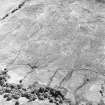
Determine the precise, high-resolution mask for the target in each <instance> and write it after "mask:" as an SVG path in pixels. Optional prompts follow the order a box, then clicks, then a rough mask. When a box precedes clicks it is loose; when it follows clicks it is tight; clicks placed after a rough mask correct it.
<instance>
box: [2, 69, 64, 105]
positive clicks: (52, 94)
mask: <svg viewBox="0 0 105 105" xmlns="http://www.w3.org/2000/svg"><path fill="white" fill-rule="evenodd" d="M7 72H8V71H7V70H4V71H1V72H0V95H3V97H4V98H5V99H6V101H10V100H12V99H15V100H16V103H15V105H19V101H18V99H19V98H20V97H25V98H26V99H28V101H29V102H32V101H35V100H36V99H38V100H46V99H47V100H49V103H55V104H56V105H60V104H62V103H63V102H64V100H65V97H64V95H63V94H62V93H61V91H59V90H56V89H53V88H51V87H47V86H39V87H38V86H36V85H35V84H33V85H30V86H29V87H28V88H23V86H22V83H20V84H10V83H7V79H8V78H9V76H8V74H7Z"/></svg>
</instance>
